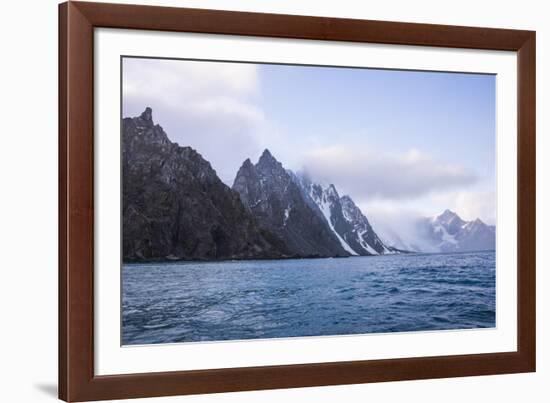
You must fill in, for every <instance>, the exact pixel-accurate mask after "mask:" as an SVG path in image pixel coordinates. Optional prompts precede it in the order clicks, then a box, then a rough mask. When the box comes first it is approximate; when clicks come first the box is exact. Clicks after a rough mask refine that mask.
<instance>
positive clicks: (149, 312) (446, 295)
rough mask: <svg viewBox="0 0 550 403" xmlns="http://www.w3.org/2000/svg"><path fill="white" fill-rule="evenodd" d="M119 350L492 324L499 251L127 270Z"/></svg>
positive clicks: (169, 265) (173, 265)
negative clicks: (125, 347)
mask: <svg viewBox="0 0 550 403" xmlns="http://www.w3.org/2000/svg"><path fill="white" fill-rule="evenodd" d="M122 281H123V287H122V288H123V289H122V291H123V292H122V294H123V295H122V344H124V345H132V344H152V343H174V342H196V341H216V340H243V339H256V338H274V337H296V336H320V335H346V334H364V333H377V332H405V331H406V332H408V331H423V330H444V329H471V328H490V327H494V326H495V253H494V252H473V253H454V254H405V255H390V256H373V257H350V258H340V259H301V260H298V259H296V260H265V261H228V262H208V263H202V262H201V263H197V262H185V263H155V264H125V265H123V269H122Z"/></svg>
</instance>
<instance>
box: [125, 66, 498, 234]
mask: <svg viewBox="0 0 550 403" xmlns="http://www.w3.org/2000/svg"><path fill="white" fill-rule="evenodd" d="M146 106H150V107H151V108H152V109H153V119H154V121H155V123H158V124H160V125H161V126H162V127H163V128H164V130H165V131H166V133H167V134H168V136H169V137H170V138H171V139H172V140H173V141H176V142H178V143H179V144H180V145H186V146H191V147H193V148H195V149H197V150H198V151H199V152H200V153H201V154H202V155H203V157H205V158H206V159H207V160H208V161H210V163H211V164H212V166H213V167H214V169H215V170H216V171H217V173H218V175H219V176H220V178H221V179H222V180H223V181H224V182H226V183H227V184H228V185H230V186H231V185H232V183H233V179H234V177H235V174H236V172H237V170H238V168H239V167H240V165H241V164H242V162H243V161H244V160H245V159H246V158H250V159H251V160H252V161H256V160H257V159H258V157H259V156H260V154H261V152H262V151H263V149H264V148H269V150H270V151H271V152H272V154H273V155H274V156H275V157H276V158H277V159H278V160H279V161H281V162H282V163H283V165H284V166H285V167H287V168H290V169H293V170H303V169H305V170H307V171H308V172H309V173H310V174H311V175H312V176H313V177H314V178H317V179H318V180H319V181H322V182H324V183H334V184H335V186H336V188H337V189H338V191H339V193H340V194H342V195H343V194H349V195H350V196H351V197H352V198H353V199H354V200H355V202H356V203H357V204H358V205H359V206H360V207H361V208H362V209H363V211H364V213H365V214H366V215H367V216H368V217H369V218H370V219H371V221H373V222H374V224H375V225H376V224H377V223H379V224H380V225H382V223H383V222H386V223H388V222H392V221H394V220H397V221H399V220H400V219H401V217H403V216H408V217H410V216H412V215H424V216H432V215H435V214H438V213H440V212H442V211H443V210H445V209H446V208H449V209H451V210H454V211H456V212H457V213H458V214H459V215H461V216H462V217H463V218H464V219H474V218H477V217H479V218H481V219H482V220H484V221H485V222H487V223H490V224H493V223H494V222H495V215H496V210H495V191H496V188H495V77H494V76H491V75H478V74H457V73H432V72H408V71H393V70H371V69H351V68H334V67H307V66H284V65H266V64H262V65H257V64H244V63H223V62H207V61H185V60H159V59H141V58H125V59H124V60H123V116H124V117H128V116H137V115H139V114H140V113H141V112H142V111H143V110H144V109H145V107H146Z"/></svg>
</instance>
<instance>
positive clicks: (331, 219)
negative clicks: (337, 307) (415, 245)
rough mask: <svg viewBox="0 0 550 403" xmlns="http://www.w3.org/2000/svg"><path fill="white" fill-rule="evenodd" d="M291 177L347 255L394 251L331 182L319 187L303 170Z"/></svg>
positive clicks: (349, 199)
mask: <svg viewBox="0 0 550 403" xmlns="http://www.w3.org/2000/svg"><path fill="white" fill-rule="evenodd" d="M293 178H294V181H295V182H296V183H297V184H298V185H299V187H300V188H301V190H302V193H303V195H304V197H305V198H306V200H307V201H308V202H309V203H310V204H311V205H313V206H315V207H316V208H317V209H318V211H319V212H320V213H321V214H322V216H323V217H324V219H325V220H326V222H327V224H328V226H329V228H330V229H331V231H333V232H334V234H335V235H336V236H337V238H338V240H339V241H340V243H341V245H342V247H343V248H344V249H345V250H346V251H348V252H349V253H350V254H351V255H360V256H369V255H380V254H386V253H396V252H397V250H396V249H394V248H389V247H386V245H384V243H383V242H382V241H381V240H380V238H379V237H378V235H377V234H376V233H375V232H374V229H373V228H372V226H371V225H370V223H369V221H368V219H367V217H365V216H364V215H363V213H362V212H361V210H360V209H359V207H357V205H356V204H355V203H354V202H353V200H352V199H351V198H350V197H349V196H342V197H340V195H339V194H338V191H337V190H336V187H335V186H334V185H332V184H331V185H329V186H322V185H320V184H318V183H315V182H313V181H312V180H311V179H310V178H309V177H308V176H307V175H305V174H303V173H298V174H296V175H294V176H293Z"/></svg>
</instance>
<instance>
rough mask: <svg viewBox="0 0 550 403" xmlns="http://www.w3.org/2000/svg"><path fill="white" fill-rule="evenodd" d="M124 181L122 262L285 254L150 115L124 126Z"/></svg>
mask: <svg viewBox="0 0 550 403" xmlns="http://www.w3.org/2000/svg"><path fill="white" fill-rule="evenodd" d="M122 182H123V183H122V189H123V192H122V198H123V211H122V216H123V223H122V224H123V258H124V260H126V261H146V260H171V259H173V260H178V259H186V260H187V259H189V260H202V259H208V260H210V259H251V258H276V257H286V256H288V255H289V251H288V249H287V248H286V246H285V243H284V242H283V240H281V239H280V238H278V237H277V236H276V235H274V234H272V233H270V232H269V231H267V230H266V229H263V228H261V227H259V226H258V224H257V223H256V220H255V219H254V218H253V217H252V216H251V215H250V214H249V212H248V211H247V210H246V209H245V207H244V205H243V203H242V202H241V199H240V198H239V195H238V194H237V193H236V192H234V191H232V190H231V189H230V188H229V187H228V186H226V185H225V184H224V183H223V182H222V181H221V180H220V179H219V178H218V176H217V175H216V172H215V171H214V170H213V169H212V167H211V166H210V163H209V162H208V161H206V160H205V159H204V158H202V156H201V155H200V154H199V153H197V152H196V151H195V150H194V149H192V148H191V147H180V146H179V145H178V144H176V143H172V142H171V141H170V140H169V139H168V137H167V135H166V133H165V132H164V130H163V129H162V127H161V126H159V125H155V124H154V122H153V118H152V111H151V109H150V108H147V109H146V110H145V111H144V112H143V113H142V114H141V115H140V116H138V117H134V118H125V119H123V122H122Z"/></svg>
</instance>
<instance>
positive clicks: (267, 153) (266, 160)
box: [258, 148, 279, 164]
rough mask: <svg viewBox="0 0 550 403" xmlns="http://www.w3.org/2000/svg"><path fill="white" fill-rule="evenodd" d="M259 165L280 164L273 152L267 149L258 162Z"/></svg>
mask: <svg viewBox="0 0 550 403" xmlns="http://www.w3.org/2000/svg"><path fill="white" fill-rule="evenodd" d="M258 163H259V164H266V163H279V161H277V159H276V158H275V157H274V156H273V155H272V154H271V152H270V151H269V150H268V149H267V148H266V149H265V150H264V152H263V153H262V155H261V156H260V159H259V160H258Z"/></svg>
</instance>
